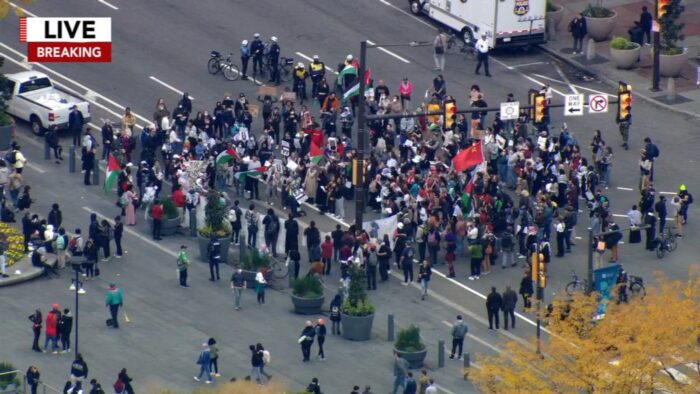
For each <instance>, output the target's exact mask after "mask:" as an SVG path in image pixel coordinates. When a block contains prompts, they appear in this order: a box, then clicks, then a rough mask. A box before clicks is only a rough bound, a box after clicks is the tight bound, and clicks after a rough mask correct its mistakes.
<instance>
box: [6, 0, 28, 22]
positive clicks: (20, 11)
mask: <svg viewBox="0 0 700 394" xmlns="http://www.w3.org/2000/svg"><path fill="white" fill-rule="evenodd" d="M20 2H21V3H24V4H29V3H31V2H32V0H20ZM10 9H14V11H15V15H17V16H24V12H23V11H22V10H21V9H19V8H17V7H14V6H12V4H10V0H0V19H5V17H6V16H7V14H9V13H10Z"/></svg>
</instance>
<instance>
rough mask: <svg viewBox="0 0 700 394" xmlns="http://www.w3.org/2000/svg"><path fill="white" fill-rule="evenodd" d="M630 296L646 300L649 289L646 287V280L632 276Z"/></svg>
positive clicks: (630, 279)
mask: <svg viewBox="0 0 700 394" xmlns="http://www.w3.org/2000/svg"><path fill="white" fill-rule="evenodd" d="M628 289H629V291H630V295H632V296H639V297H641V298H644V297H645V296H646V295H647V289H646V288H645V287H644V279H642V277H641V276H634V275H630V278H629V287H628Z"/></svg>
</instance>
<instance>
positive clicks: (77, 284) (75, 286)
mask: <svg viewBox="0 0 700 394" xmlns="http://www.w3.org/2000/svg"><path fill="white" fill-rule="evenodd" d="M71 265H72V266H73V270H74V271H75V279H73V282H72V283H71V285H70V287H69V290H71V291H74V292H75V343H74V346H73V349H74V350H75V356H76V357H77V356H78V353H80V351H79V348H78V338H79V337H78V321H79V317H80V309H79V308H80V302H79V301H78V296H79V295H80V294H85V289H83V283H82V282H81V281H80V273H81V269H80V264H71Z"/></svg>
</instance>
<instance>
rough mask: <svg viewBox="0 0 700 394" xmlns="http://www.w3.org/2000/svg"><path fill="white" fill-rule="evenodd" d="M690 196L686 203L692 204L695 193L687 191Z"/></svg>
mask: <svg viewBox="0 0 700 394" xmlns="http://www.w3.org/2000/svg"><path fill="white" fill-rule="evenodd" d="M686 194H687V196H688V202H687V203H686V204H688V205H690V204H692V203H693V195H692V194H690V193H686Z"/></svg>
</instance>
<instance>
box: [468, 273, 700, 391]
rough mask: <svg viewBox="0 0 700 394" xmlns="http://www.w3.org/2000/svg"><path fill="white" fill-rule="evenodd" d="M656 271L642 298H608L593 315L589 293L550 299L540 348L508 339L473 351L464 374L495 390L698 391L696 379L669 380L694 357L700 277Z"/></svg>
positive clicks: (698, 340) (699, 336) (698, 342)
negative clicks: (483, 353)
mask: <svg viewBox="0 0 700 394" xmlns="http://www.w3.org/2000/svg"><path fill="white" fill-rule="evenodd" d="M656 277H657V284H656V285H655V288H654V289H649V290H648V291H647V295H646V297H644V298H634V299H630V302H629V304H620V305H617V304H615V303H614V302H612V303H610V304H609V305H608V307H607V311H606V315H605V317H604V318H603V319H601V320H597V321H594V319H593V317H594V316H595V315H596V310H597V307H598V301H597V296H596V294H592V295H591V296H585V295H583V294H581V295H578V296H575V297H573V298H572V299H569V300H558V301H556V302H555V305H554V312H553V313H552V316H551V317H550V318H549V327H548V329H549V331H550V332H551V335H545V336H543V340H542V343H541V354H536V352H535V351H534V350H533V349H534V343H533V347H526V346H523V345H522V344H520V343H518V342H509V343H507V344H506V346H505V348H504V349H503V351H502V352H501V353H500V354H498V355H495V356H488V357H478V358H477V362H476V363H477V365H478V366H479V368H472V371H471V373H470V374H469V378H470V379H471V380H472V381H473V383H474V385H475V386H476V387H478V388H479V389H480V390H481V391H482V392H484V393H498V394H502V393H542V394H547V393H591V394H592V393H612V394H618V393H619V394H622V393H624V394H628V393H651V392H653V391H655V390H661V389H663V390H665V391H667V392H672V393H681V394H682V393H698V387H700V382H699V380H698V378H697V377H695V379H694V380H692V381H687V380H684V379H678V380H676V379H677V378H676V377H675V376H674V374H673V370H672V368H673V367H674V366H678V365H682V364H686V363H694V362H698V361H700V275H699V274H698V272H697V271H691V272H690V274H689V275H688V279H687V280H683V281H680V280H674V281H672V280H668V279H667V278H665V277H664V276H662V275H661V274H657V275H656ZM563 316H564V317H563ZM533 341H534V340H533ZM691 379H692V378H691Z"/></svg>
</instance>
